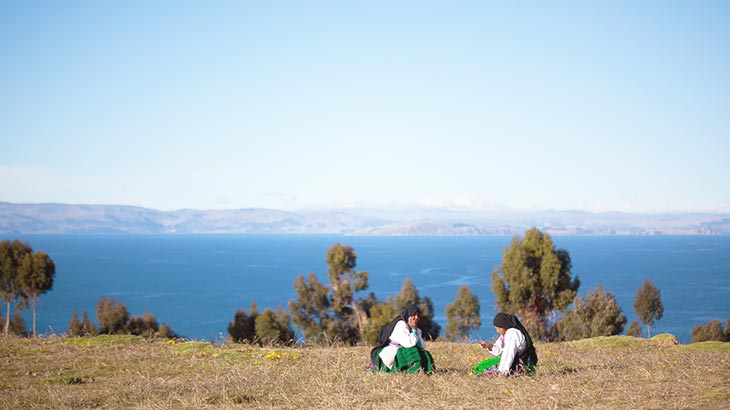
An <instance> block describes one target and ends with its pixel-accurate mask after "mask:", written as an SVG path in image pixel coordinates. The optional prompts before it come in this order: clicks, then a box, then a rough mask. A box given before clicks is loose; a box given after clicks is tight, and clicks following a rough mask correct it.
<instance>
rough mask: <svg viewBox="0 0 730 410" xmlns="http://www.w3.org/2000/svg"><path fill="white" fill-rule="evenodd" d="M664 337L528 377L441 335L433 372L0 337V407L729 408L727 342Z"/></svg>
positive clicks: (275, 350)
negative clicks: (490, 366)
mask: <svg viewBox="0 0 730 410" xmlns="http://www.w3.org/2000/svg"><path fill="white" fill-rule="evenodd" d="M674 341H676V339H675V338H674V337H673V336H671V335H659V336H656V337H654V338H653V339H651V340H644V339H636V338H632V337H628V336H615V337H605V338H594V339H586V340H581V341H576V342H566V343H550V344H539V345H538V346H537V351H538V355H539V357H540V363H539V366H538V373H537V375H535V376H533V377H526V376H522V377H515V378H510V379H494V378H488V377H485V376H474V375H472V374H470V370H471V368H472V366H473V365H474V364H476V363H477V362H478V361H479V360H480V359H482V358H483V357H486V355H487V354H488V353H487V352H486V351H484V350H481V349H479V348H478V347H477V346H475V345H468V344H457V343H446V342H435V343H431V344H430V345H429V346H428V348H429V350H430V351H431V352H432V354H433V356H434V360H435V362H436V365H437V371H436V372H435V373H434V374H432V375H422V374H419V375H402V374H399V375H387V374H380V373H372V372H369V371H366V370H365V367H366V365H367V364H368V361H369V359H368V357H369V354H368V353H369V347H367V346H362V347H321V348H279V347H255V346H249V345H238V344H226V345H213V344H210V343H204V342H175V343H172V341H170V342H166V341H164V340H155V341H148V340H145V339H141V338H138V337H132V336H97V337H93V338H68V339H65V338H55V337H54V338H48V339H36V340H32V339H17V338H10V339H2V338H0V363H1V365H0V409H91V408H100V409H206V408H211V409H213V408H215V409H243V408H277V409H304V408H315V409H354V408H372V409H403V408H411V409H447V408H448V409H456V408H463V409H484V408H494V409H509V408H541V409H564V408H586V409H587V408H590V409H603V408H606V409H682V408H688V409H698V408H699V409H702V408H706V409H722V408H725V409H728V408H730V343H718V342H705V343H698V344H691V345H676V344H674V343H673V342H674Z"/></svg>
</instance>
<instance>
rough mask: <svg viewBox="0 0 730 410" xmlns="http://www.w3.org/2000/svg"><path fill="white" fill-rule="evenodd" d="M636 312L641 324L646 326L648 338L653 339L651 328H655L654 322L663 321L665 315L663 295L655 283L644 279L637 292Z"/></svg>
mask: <svg viewBox="0 0 730 410" xmlns="http://www.w3.org/2000/svg"><path fill="white" fill-rule="evenodd" d="M634 311H635V312H636V315H637V316H638V317H639V320H640V321H641V323H643V324H644V326H646V334H647V337H648V338H651V327H652V326H654V321H655V320H659V319H661V318H662V316H663V315H664V304H663V303H662V295H661V292H659V289H658V288H657V287H656V285H655V284H654V282H651V281H649V280H648V279H644V282H643V283H642V284H641V285H640V286H639V288H638V289H637V290H636V297H635V298H634Z"/></svg>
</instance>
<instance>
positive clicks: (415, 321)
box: [408, 316, 418, 330]
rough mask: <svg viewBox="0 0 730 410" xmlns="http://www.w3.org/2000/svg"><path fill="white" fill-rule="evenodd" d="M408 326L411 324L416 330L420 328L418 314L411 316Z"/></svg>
mask: <svg viewBox="0 0 730 410" xmlns="http://www.w3.org/2000/svg"><path fill="white" fill-rule="evenodd" d="M408 326H410V328H411V329H413V330H416V329H417V328H418V316H411V317H409V318H408Z"/></svg>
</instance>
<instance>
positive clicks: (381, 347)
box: [370, 306, 433, 373]
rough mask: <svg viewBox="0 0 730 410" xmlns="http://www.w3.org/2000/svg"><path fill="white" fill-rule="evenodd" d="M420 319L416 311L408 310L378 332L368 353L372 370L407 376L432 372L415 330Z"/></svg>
mask: <svg viewBox="0 0 730 410" xmlns="http://www.w3.org/2000/svg"><path fill="white" fill-rule="evenodd" d="M420 315H421V314H420V312H419V311H418V308H417V307H415V306H411V307H409V308H408V309H406V310H405V311H403V313H401V314H400V315H399V316H398V317H396V318H395V319H393V321H392V322H390V323H389V324H388V325H386V326H385V327H384V328H383V330H381V331H380V335H379V336H378V343H377V344H376V345H375V347H374V348H373V349H372V350H371V352H370V358H371V359H372V362H373V365H374V367H375V369H377V370H381V371H384V372H395V371H405V372H410V373H416V372H419V371H424V372H427V373H430V372H432V371H433V358H432V357H431V354H430V353H429V352H428V351H427V350H426V342H425V341H424V340H423V333H422V332H421V329H419V328H418V322H419V321H420V319H421V317H420Z"/></svg>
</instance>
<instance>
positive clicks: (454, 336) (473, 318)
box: [446, 285, 482, 341]
mask: <svg viewBox="0 0 730 410" xmlns="http://www.w3.org/2000/svg"><path fill="white" fill-rule="evenodd" d="M446 320H447V324H446V338H447V339H449V340H453V341H468V340H469V333H470V332H471V331H472V330H476V329H479V327H480V326H481V325H482V321H481V319H480V318H479V297H478V296H477V295H474V294H472V293H471V289H470V288H469V286H467V285H463V286H461V287H460V288H459V290H458V291H457V293H456V300H454V302H453V303H449V304H447V305H446Z"/></svg>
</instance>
